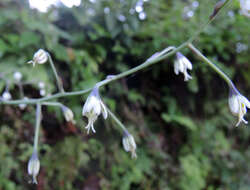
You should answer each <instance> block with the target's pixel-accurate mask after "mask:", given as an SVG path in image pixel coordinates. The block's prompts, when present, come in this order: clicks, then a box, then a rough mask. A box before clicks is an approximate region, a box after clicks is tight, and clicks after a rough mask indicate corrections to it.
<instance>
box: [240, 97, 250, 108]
mask: <svg viewBox="0 0 250 190" xmlns="http://www.w3.org/2000/svg"><path fill="white" fill-rule="evenodd" d="M240 99H241V102H242V103H243V104H245V105H246V107H248V108H250V102H249V100H248V99H247V98H246V97H245V96H242V95H241V96H240Z"/></svg>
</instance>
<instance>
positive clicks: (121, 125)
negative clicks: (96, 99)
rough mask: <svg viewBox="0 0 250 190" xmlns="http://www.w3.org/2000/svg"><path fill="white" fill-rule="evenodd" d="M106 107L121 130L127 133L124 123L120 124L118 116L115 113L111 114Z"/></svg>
mask: <svg viewBox="0 0 250 190" xmlns="http://www.w3.org/2000/svg"><path fill="white" fill-rule="evenodd" d="M106 109H107V110H108V113H109V115H110V116H111V117H112V118H113V119H114V121H115V122H116V123H117V124H118V126H119V127H121V128H122V130H123V132H127V133H128V130H127V129H126V127H125V125H123V124H122V122H121V121H120V120H119V119H118V117H116V116H115V114H113V112H111V111H110V109H108V108H107V107H106Z"/></svg>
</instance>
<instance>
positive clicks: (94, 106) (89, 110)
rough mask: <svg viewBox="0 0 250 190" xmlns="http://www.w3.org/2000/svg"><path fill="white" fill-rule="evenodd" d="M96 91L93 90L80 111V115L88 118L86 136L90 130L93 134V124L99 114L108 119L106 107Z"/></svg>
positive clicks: (95, 89) (96, 89)
mask: <svg viewBox="0 0 250 190" xmlns="http://www.w3.org/2000/svg"><path fill="white" fill-rule="evenodd" d="M98 90H99V89H98V87H94V88H93V90H92V92H91V93H90V95H89V96H88V98H87V100H86V102H85V104H84V106H83V109H82V115H83V116H86V117H87V118H88V125H87V126H86V127H85V128H86V129H87V130H88V134H89V131H90V129H92V131H93V132H94V133H95V129H94V122H95V121H96V119H97V118H98V116H99V115H100V114H101V113H102V115H103V118H104V119H107V117H108V112H107V109H106V106H105V105H104V104H103V102H102V100H101V98H100V95H99V91H98Z"/></svg>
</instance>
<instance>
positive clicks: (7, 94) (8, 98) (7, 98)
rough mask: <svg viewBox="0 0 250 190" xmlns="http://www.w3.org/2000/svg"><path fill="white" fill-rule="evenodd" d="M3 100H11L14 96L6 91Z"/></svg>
mask: <svg viewBox="0 0 250 190" xmlns="http://www.w3.org/2000/svg"><path fill="white" fill-rule="evenodd" d="M2 98H3V100H5V101H8V100H10V99H11V98H12V96H11V94H10V92H9V91H5V92H4V93H3V94H2Z"/></svg>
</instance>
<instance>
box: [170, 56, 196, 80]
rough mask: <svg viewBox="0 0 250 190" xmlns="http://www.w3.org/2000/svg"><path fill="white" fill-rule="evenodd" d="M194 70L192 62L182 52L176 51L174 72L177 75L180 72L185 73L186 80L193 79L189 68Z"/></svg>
mask: <svg viewBox="0 0 250 190" xmlns="http://www.w3.org/2000/svg"><path fill="white" fill-rule="evenodd" d="M188 69H189V70H192V63H191V62H190V61H189V60H188V59H187V58H186V57H185V56H184V55H182V53H180V52H177V53H176V60H175V62H174V72H175V74H176V75H178V74H179V73H183V74H184V81H188V80H189V79H192V77H191V76H190V75H189V74H188V72H187V70H188Z"/></svg>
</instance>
